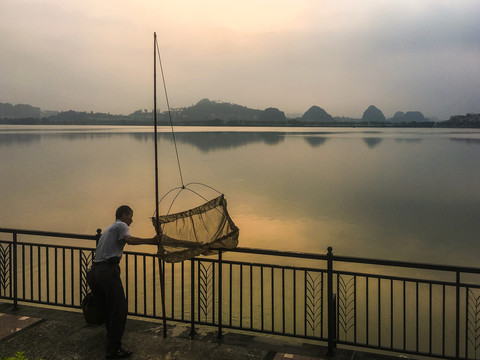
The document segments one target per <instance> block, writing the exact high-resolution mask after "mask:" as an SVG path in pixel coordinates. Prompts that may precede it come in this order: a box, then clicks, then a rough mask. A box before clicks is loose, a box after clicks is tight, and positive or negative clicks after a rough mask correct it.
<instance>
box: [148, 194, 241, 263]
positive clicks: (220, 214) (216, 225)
mask: <svg viewBox="0 0 480 360" xmlns="http://www.w3.org/2000/svg"><path fill="white" fill-rule="evenodd" d="M183 189H184V188H182V190H183ZM174 201H175V200H174ZM170 208H171V206H170ZM158 222H159V223H157V216H153V217H152V223H153V226H154V227H155V229H157V226H158V225H159V226H158V229H159V230H160V232H161V234H162V247H163V253H162V252H161V251H160V252H159V254H158V256H159V257H160V258H161V259H163V260H165V261H166V262H169V263H176V262H181V261H185V260H188V259H191V258H193V257H195V256H198V255H212V254H215V253H217V252H218V250H219V249H221V250H226V249H234V248H235V247H237V245H238V235H239V229H238V228H237V226H236V225H235V224H234V222H233V221H232V219H231V218H230V215H229V214H228V211H227V201H226V200H225V197H224V195H223V194H221V195H220V196H218V197H216V198H214V199H212V200H209V201H206V202H204V203H202V204H201V205H199V206H196V207H194V208H191V209H189V210H186V211H181V212H176V213H172V214H167V215H159V216H158Z"/></svg>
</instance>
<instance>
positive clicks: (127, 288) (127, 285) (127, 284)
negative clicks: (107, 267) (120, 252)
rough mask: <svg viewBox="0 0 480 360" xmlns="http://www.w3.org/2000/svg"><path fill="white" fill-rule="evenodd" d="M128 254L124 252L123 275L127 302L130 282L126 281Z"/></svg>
mask: <svg viewBox="0 0 480 360" xmlns="http://www.w3.org/2000/svg"><path fill="white" fill-rule="evenodd" d="M128 258H129V256H128V254H125V274H124V277H125V297H126V298H127V302H128V298H129V295H128V294H129V291H128V290H129V285H130V282H129V281H128Z"/></svg>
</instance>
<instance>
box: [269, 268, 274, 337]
mask: <svg viewBox="0 0 480 360" xmlns="http://www.w3.org/2000/svg"><path fill="white" fill-rule="evenodd" d="M270 269H271V271H270V276H271V280H270V281H271V294H272V298H271V300H272V331H275V277H274V271H275V270H274V267H273V266H272V267H271V268H270Z"/></svg>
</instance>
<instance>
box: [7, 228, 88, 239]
mask: <svg viewBox="0 0 480 360" xmlns="http://www.w3.org/2000/svg"><path fill="white" fill-rule="evenodd" d="M0 232H1V233H11V234H21V235H37V236H48V237H59V238H69V239H83V240H95V239H96V238H95V235H82V234H71V233H60V232H53V231H38V230H20V229H8V228H0Z"/></svg>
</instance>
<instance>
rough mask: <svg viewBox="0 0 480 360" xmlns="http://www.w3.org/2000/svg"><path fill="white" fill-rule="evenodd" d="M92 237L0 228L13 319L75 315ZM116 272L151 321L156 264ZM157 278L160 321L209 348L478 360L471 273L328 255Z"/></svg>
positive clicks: (245, 262)
mask: <svg viewBox="0 0 480 360" xmlns="http://www.w3.org/2000/svg"><path fill="white" fill-rule="evenodd" d="M99 236H100V231H98V232H97V234H96V235H77V234H63V233H52V232H42V231H28V230H16V229H1V228H0V299H4V300H7V301H12V302H13V306H14V308H17V307H18V303H19V302H23V303H38V304H42V305H48V306H52V305H53V306H57V307H63V308H79V307H80V303H81V299H82V298H83V297H84V295H85V294H86V293H87V292H88V285H87V283H86V273H87V270H88V269H89V267H90V266H91V263H92V261H93V256H94V251H95V242H94V241H92V240H96V239H98V238H99ZM20 238H21V239H20ZM79 240H81V241H84V244H83V245H82V246H79V245H78V244H76V243H77V242H79ZM55 241H57V242H60V244H55ZM69 242H70V244H68V243H69ZM65 243H67V244H65ZM120 266H121V271H122V275H121V276H122V280H123V283H124V287H125V293H126V295H127V299H128V306H129V314H130V315H133V316H137V317H144V318H155V319H161V318H162V316H163V314H162V311H161V298H160V297H161V291H160V284H159V279H158V274H159V271H158V270H159V269H158V266H159V265H158V261H157V258H156V256H155V255H154V254H148V253H140V252H131V251H126V252H124V256H123V258H122V261H121V263H120ZM164 276H165V287H166V289H165V290H166V293H165V302H166V313H165V317H166V319H167V320H168V321H176V322H185V323H189V324H190V334H191V335H192V336H193V335H194V334H195V331H196V329H195V327H196V326H197V325H200V324H201V325H207V326H214V327H216V328H217V333H218V336H219V337H221V336H222V332H223V329H224V328H228V329H236V330H245V331H249V332H258V333H265V334H272V335H281V336H288V337H295V338H303V339H310V340H316V341H320V342H324V343H326V344H327V346H328V353H329V354H333V353H334V351H335V347H336V346H337V345H349V346H356V347H362V348H370V349H379V350H383V351H388V352H398V353H403V354H412V355H420V356H427V357H431V358H458V359H476V358H479V357H480V269H478V268H467V267H455V266H441V265H432V264H419V263H410V262H399V261H387V260H376V259H365V258H356V257H346V256H337V255H334V254H333V253H332V249H331V248H329V249H328V252H327V254H309V253H295V252H285V251H269V250H261V249H249V248H237V249H235V250H232V251H228V252H219V253H218V254H217V255H214V256H210V257H198V258H194V259H191V260H187V261H185V262H182V263H176V264H164Z"/></svg>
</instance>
